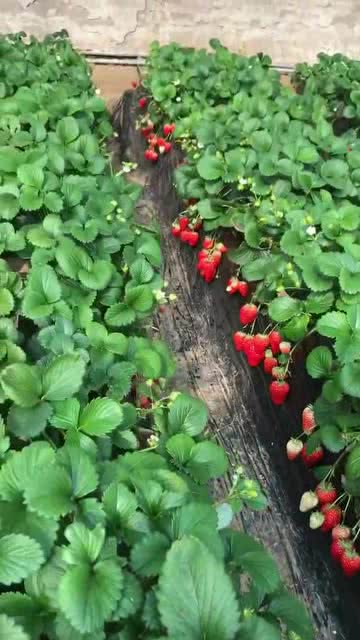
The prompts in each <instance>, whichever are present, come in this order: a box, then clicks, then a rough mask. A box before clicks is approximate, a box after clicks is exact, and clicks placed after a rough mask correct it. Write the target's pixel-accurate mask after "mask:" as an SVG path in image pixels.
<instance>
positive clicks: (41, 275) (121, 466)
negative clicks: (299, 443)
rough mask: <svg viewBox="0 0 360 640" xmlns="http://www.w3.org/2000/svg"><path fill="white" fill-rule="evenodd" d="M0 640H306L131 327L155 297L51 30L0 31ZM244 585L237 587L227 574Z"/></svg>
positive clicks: (97, 110)
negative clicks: (43, 33) (215, 492)
mask: <svg viewBox="0 0 360 640" xmlns="http://www.w3.org/2000/svg"><path fill="white" fill-rule="evenodd" d="M0 58H1V66H0V74H1V78H0V87H1V93H2V98H1V100H0V140H1V144H0V182H1V184H0V217H1V222H0V237H1V242H0V246H1V252H2V259H1V263H0V277H1V286H0V316H1V317H0V358H1V373H0V394H1V418H0V637H1V638H7V639H8V640H10V638H11V640H104V639H109V640H139V639H140V638H141V639H143V640H162V639H165V638H169V639H170V638H172V639H173V640H175V638H176V640H181V638H183V639H184V640H185V639H186V640H200V638H204V637H205V636H206V637H207V638H209V640H218V639H219V638H222V639H224V640H235V639H236V638H240V637H241V638H245V637H248V638H249V639H251V640H260V638H261V640H265V638H269V640H270V638H271V639H279V640H280V638H283V637H286V638H291V639H292V640H295V639H298V638H302V639H303V640H307V639H311V638H312V637H313V635H312V629H311V625H310V623H309V621H308V618H307V617H306V614H305V611H304V607H303V606H302V605H301V604H300V603H298V602H297V600H296V599H295V598H294V597H293V596H291V595H290V594H289V593H288V592H287V591H286V590H285V588H284V587H283V585H282V583H281V579H280V575H279V572H278V570H277V567H276V565H275V563H274V561H273V560H272V558H271V557H270V556H269V555H268V553H267V552H266V551H265V549H264V548H263V547H262V546H261V545H260V544H259V543H258V542H256V541H255V540H254V539H252V538H251V537H250V536H247V535H246V534H244V533H240V532H236V531H234V530H232V529H230V528H229V525H230V523H231V521H232V519H233V515H234V513H236V512H238V511H239V510H241V509H242V507H243V506H249V507H250V508H255V509H258V508H262V507H264V506H265V504H266V500H265V497H264V496H263V494H262V492H261V490H260V488H259V486H258V485H257V483H256V482H255V481H251V480H248V479H247V478H246V477H245V475H244V472H243V470H242V469H237V470H236V472H235V474H234V478H233V484H232V489H231V491H230V493H229V495H228V496H227V497H226V498H224V499H222V500H219V501H218V502H216V501H214V500H213V499H212V497H211V493H210V489H209V487H208V481H209V480H211V479H212V478H216V477H219V476H221V475H223V474H224V473H225V472H226V471H227V468H228V461H227V457H226V454H225V452H224V451H223V450H222V448H220V447H219V446H218V445H217V444H216V443H215V442H213V441H212V440H211V439H210V438H209V437H205V434H204V430H205V428H206V422H207V411H206V408H205V407H204V405H203V404H202V403H201V402H200V401H199V400H196V399H194V398H191V397H190V396H188V395H187V394H185V393H176V392H171V391H170V390H169V389H168V385H167V381H168V379H169V378H170V377H171V376H172V374H173V372H174V368H175V365H174V360H173V357H172V355H171V353H170V352H169V350H168V348H167V346H166V344H164V343H163V342H162V341H160V340H157V339H154V338H152V337H151V336H150V334H149V329H150V325H151V316H152V314H153V312H154V310H155V309H156V308H157V305H158V304H159V303H160V304H161V305H162V306H166V304H167V302H168V301H169V299H171V294H170V295H168V294H167V293H166V288H165V284H164V282H163V280H162V278H161V275H160V274H159V268H160V265H161V254H160V246H159V242H158V237H157V234H156V233H155V231H154V230H153V229H151V228H145V227H144V226H142V225H139V224H137V223H136V220H135V216H134V208H135V204H136V200H137V198H138V195H139V188H138V187H137V186H136V185H135V184H134V183H132V182H127V181H126V180H125V178H124V175H123V173H124V171H125V170H126V168H128V167H126V166H124V167H123V168H122V169H121V170H120V171H119V172H117V173H114V170H113V168H112V165H111V158H110V155H109V153H108V152H107V147H106V138H107V137H108V136H109V135H110V134H111V132H112V128H111V125H110V122H109V118H108V115H107V113H106V110H105V105H104V102H103V101H102V100H101V99H100V98H99V97H98V96H97V95H96V91H95V89H94V87H93V85H92V82H91V77H90V70H89V68H88V66H87V64H86V62H85V60H84V59H83V58H82V57H81V56H80V55H79V54H78V53H76V52H75V51H74V49H73V48H72V46H71V44H70V42H69V40H68V38H67V37H66V34H65V33H61V34H54V35H53V36H49V37H47V38H46V39H45V40H44V41H43V42H38V41H37V40H35V39H34V38H30V39H26V38H25V36H24V34H17V35H15V36H3V37H1V38H0ZM244 576H247V578H248V579H247V580H244V579H243V577H244Z"/></svg>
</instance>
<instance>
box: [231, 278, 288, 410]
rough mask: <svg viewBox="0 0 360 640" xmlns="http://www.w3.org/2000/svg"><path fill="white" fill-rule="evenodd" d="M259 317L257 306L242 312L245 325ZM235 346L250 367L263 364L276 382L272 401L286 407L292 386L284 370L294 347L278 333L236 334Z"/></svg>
mask: <svg viewBox="0 0 360 640" xmlns="http://www.w3.org/2000/svg"><path fill="white" fill-rule="evenodd" d="M245 284H247V283H245ZM228 286H229V284H228ZM258 313H259V309H258V307H257V306H256V305H255V304H252V303H249V304H245V305H243V306H242V307H241V309H240V322H241V324H243V325H247V324H252V323H253V322H255V320H256V318H257V317H258ZM233 342H234V346H235V349H236V351H241V352H243V353H244V354H245V356H246V358H247V361H248V364H249V365H250V367H257V366H258V365H259V364H261V363H263V367H264V371H265V373H268V374H270V375H272V377H273V378H274V380H273V381H272V382H271V384H270V386H269V392H270V398H271V400H272V402H273V403H274V404H276V405H281V404H283V403H284V402H285V400H286V398H287V396H288V395H289V392H290V385H289V383H288V382H287V381H286V377H287V366H284V365H286V364H287V362H288V357H289V354H290V351H291V345H290V343H289V342H285V341H284V340H282V337H281V335H280V334H279V332H278V331H270V333H268V334H267V333H256V334H255V335H250V334H247V333H245V332H243V331H236V333H235V334H234V336H233Z"/></svg>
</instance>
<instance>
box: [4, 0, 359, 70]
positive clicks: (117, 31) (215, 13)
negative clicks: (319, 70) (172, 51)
mask: <svg viewBox="0 0 360 640" xmlns="http://www.w3.org/2000/svg"><path fill="white" fill-rule="evenodd" d="M0 9H1V11H0V16H1V31H3V32H9V31H16V30H24V31H26V32H28V33H34V34H36V35H44V34H46V33H49V32H52V31H58V30H59V29H61V28H66V29H67V30H68V31H69V33H70V35H71V37H72V39H73V41H74V43H75V44H76V46H78V47H79V48H81V49H82V50H84V51H87V52H91V53H99V54H100V53H102V54H104V53H105V54H111V55H119V56H120V55H121V56H123V55H144V54H146V52H147V49H148V45H149V43H150V42H151V41H152V40H153V39H158V40H160V41H161V42H162V43H166V42H169V41H171V40H177V41H178V42H181V43H183V44H187V45H193V46H198V47H199V46H206V45H207V42H208V40H209V39H210V38H211V37H217V38H219V39H220V40H221V41H222V42H223V43H224V44H226V45H227V46H228V47H230V48H231V49H233V50H235V51H237V50H239V49H241V50H243V51H246V52H249V53H254V52H257V51H264V52H267V53H269V54H270V55H271V56H272V58H273V61H274V63H276V64H294V63H295V62H300V61H302V60H313V59H314V58H315V56H316V53H317V52H319V51H327V52H335V51H341V52H343V53H346V54H348V55H350V56H352V57H356V56H359V47H358V42H359V39H360V0H0Z"/></svg>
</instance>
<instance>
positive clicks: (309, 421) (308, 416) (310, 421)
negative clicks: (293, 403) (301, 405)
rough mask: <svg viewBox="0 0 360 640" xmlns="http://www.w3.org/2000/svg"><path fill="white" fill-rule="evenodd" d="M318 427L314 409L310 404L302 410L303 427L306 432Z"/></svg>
mask: <svg viewBox="0 0 360 640" xmlns="http://www.w3.org/2000/svg"><path fill="white" fill-rule="evenodd" d="M315 427H316V422H315V415H314V409H313V408H312V406H311V405H310V404H309V405H308V406H307V407H305V409H304V410H303V412H302V428H303V431H305V433H311V432H312V431H313V430H314V429H315Z"/></svg>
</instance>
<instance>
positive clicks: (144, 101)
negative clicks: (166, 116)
mask: <svg viewBox="0 0 360 640" xmlns="http://www.w3.org/2000/svg"><path fill="white" fill-rule="evenodd" d="M146 105H147V98H145V96H143V97H142V98H139V107H140V109H144V108H145V107H146Z"/></svg>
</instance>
